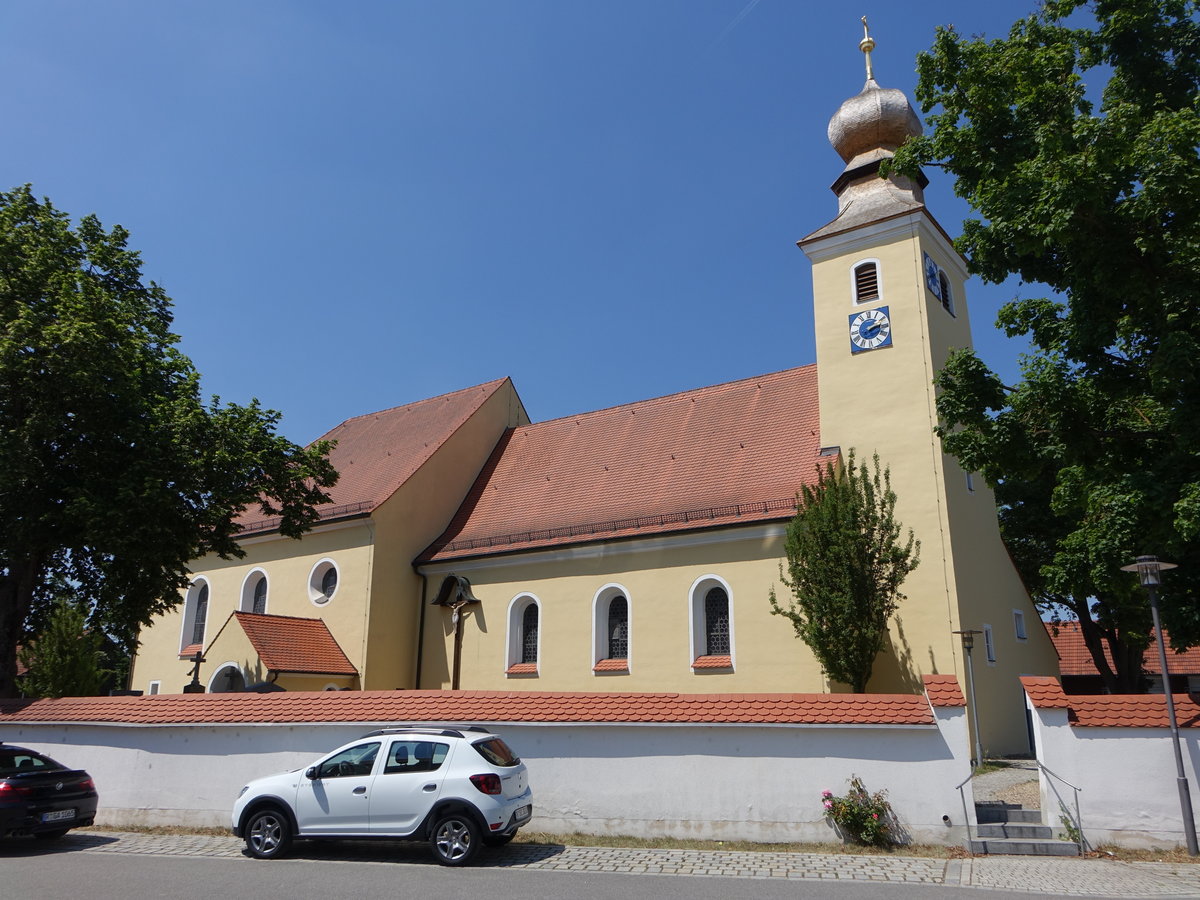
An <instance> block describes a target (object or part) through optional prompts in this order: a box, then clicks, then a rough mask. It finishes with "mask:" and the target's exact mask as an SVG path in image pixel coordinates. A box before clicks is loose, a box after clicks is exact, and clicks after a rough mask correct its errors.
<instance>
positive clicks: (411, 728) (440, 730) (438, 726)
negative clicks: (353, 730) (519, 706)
mask: <svg viewBox="0 0 1200 900" xmlns="http://www.w3.org/2000/svg"><path fill="white" fill-rule="evenodd" d="M466 731H472V732H476V733H479V734H489V733H490V731H489V729H487V728H484V727H483V726H482V725H455V724H444V723H440V722H439V723H427V724H421V725H415V724H414V725H389V726H387V727H386V728H377V729H375V730H374V731H371V732H368V733H367V734H364V735H363V737H365V738H368V737H380V736H381V735H385V734H439V735H442V736H443V737H457V738H460V737H465V735H464V734H463V732H466Z"/></svg>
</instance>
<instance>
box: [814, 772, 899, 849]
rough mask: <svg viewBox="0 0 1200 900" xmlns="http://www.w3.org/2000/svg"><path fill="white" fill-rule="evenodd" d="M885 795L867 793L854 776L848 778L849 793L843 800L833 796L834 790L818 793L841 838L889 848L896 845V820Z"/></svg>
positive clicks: (858, 779)
mask: <svg viewBox="0 0 1200 900" xmlns="http://www.w3.org/2000/svg"><path fill="white" fill-rule="evenodd" d="M886 795H887V792H886V791H876V792H875V793H874V794H869V793H867V789H866V788H865V787H863V783H862V779H860V778H859V777H858V776H857V775H855V776H853V777H851V779H850V790H849V791H848V792H847V793H846V796H845V797H835V796H834V795H833V791H829V790H825V791H821V805H822V806H823V807H824V808H825V815H826V816H827V817H828V818H829V819H831V820H832V821H833V824H834V825H835V826H836V827H837V830H838V831H839V832H840V833H841V835H842V837H843V838H846V837H849V838H852V839H853V840H855V841H857V842H858V843H860V844H869V845H871V846H874V847H888V846H891V845H892V844H895V843H896V840H895V837H894V833H895V820H896V817H895V814H894V813H893V812H892V805H891V804H890V803H888V801H887V796H886Z"/></svg>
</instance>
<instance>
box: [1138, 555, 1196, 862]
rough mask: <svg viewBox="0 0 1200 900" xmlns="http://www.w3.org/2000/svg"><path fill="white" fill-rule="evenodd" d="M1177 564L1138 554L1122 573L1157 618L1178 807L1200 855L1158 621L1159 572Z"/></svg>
mask: <svg viewBox="0 0 1200 900" xmlns="http://www.w3.org/2000/svg"><path fill="white" fill-rule="evenodd" d="M1175 567H1176V566H1175V563H1168V562H1159V559H1158V557H1157V556H1139V557H1138V558H1137V561H1136V562H1135V563H1134V564H1133V565H1131V566H1121V571H1123V572H1137V575H1138V579H1139V580H1140V581H1141V583H1142V587H1144V588H1145V589H1146V593H1147V594H1149V595H1150V613H1151V615H1153V617H1154V633H1155V634H1156V635H1157V636H1158V664H1159V667H1160V668H1161V669H1162V678H1163V695H1164V696H1165V697H1166V698H1167V720H1168V721H1169V722H1170V724H1171V742H1172V745H1173V746H1174V748H1175V783H1176V786H1177V787H1178V788H1179V808H1180V810H1181V811H1182V812H1183V833H1184V835H1185V836H1186V837H1187V848H1188V853H1189V854H1190V855H1192V856H1197V855H1200V846H1197V844H1196V820H1195V818H1194V816H1193V815H1192V795H1191V793H1190V792H1189V790H1188V780H1187V775H1186V774H1184V771H1183V751H1182V749H1180V745H1179V724H1178V722H1177V721H1176V720H1175V700H1174V698H1172V696H1171V673H1170V672H1169V671H1168V670H1167V647H1166V641H1164V640H1163V631H1162V624H1161V623H1160V622H1159V621H1158V586H1159V584H1161V583H1162V579H1161V578H1160V575H1161V573H1162V572H1163V571H1165V570H1167V569H1174V568H1175Z"/></svg>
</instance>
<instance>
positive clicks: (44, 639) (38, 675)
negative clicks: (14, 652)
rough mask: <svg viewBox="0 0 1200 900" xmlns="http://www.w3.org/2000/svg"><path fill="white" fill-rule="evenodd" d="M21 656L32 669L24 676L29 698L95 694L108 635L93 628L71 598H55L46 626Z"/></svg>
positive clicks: (23, 689)
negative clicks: (88, 624)
mask: <svg viewBox="0 0 1200 900" xmlns="http://www.w3.org/2000/svg"><path fill="white" fill-rule="evenodd" d="M19 657H20V660H21V662H22V663H23V664H24V665H25V667H26V669H27V670H28V671H27V672H26V674H25V675H24V676H23V677H22V678H21V679H20V685H21V692H22V693H23V694H25V696H27V697H91V696H94V695H96V694H99V693H100V692H101V688H102V686H103V685H104V682H105V680H106V678H107V676H108V675H109V674H110V673H109V672H108V671H106V670H105V669H104V635H102V634H100V633H99V632H97V631H89V630H88V627H87V614H86V613H84V612H83V610H80V609H78V608H76V607H75V605H74V604H73V603H71V601H69V600H67V599H60V600H57V601H55V603H54V607H53V609H52V610H51V611H50V615H49V617H48V618H47V621H46V624H45V626H44V627H43V628H42V629H41V630H40V631H39V632H38V635H37V637H36V638H34V639H33V642H32V643H30V644H27V645H25V646H23V647H22V648H21V650H20V653H19Z"/></svg>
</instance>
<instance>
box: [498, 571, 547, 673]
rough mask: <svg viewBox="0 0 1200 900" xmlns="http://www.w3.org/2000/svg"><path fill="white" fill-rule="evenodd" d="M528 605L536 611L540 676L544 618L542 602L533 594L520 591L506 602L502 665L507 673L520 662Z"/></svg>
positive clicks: (539, 671)
mask: <svg viewBox="0 0 1200 900" xmlns="http://www.w3.org/2000/svg"><path fill="white" fill-rule="evenodd" d="M530 605H533V606H536V607H537V611H538V639H537V663H536V665H537V671H538V673H539V674H540V673H541V671H542V632H543V625H544V624H545V622H544V617H543V616H542V601H541V600H539V599H538V598H537V596H536V595H535V594H530V593H528V592H525V591H522V592H521V593H520V594H517V596H515V597H513V598H512V600H510V601H508V616H507V619H508V635H507V641H506V642H505V643H506V644H507V658H506V661H505V664H504V669H505V671H508V670H509V669H510V668H512V667H513V666H515V665H517V664H518V663H520V662H521V656H522V653H521V650H522V647H523V645H524V637H525V636H524V634H523V633H522V630H523V628H524V624H525V622H524V617H525V610H526V608H528V607H529V606H530Z"/></svg>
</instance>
